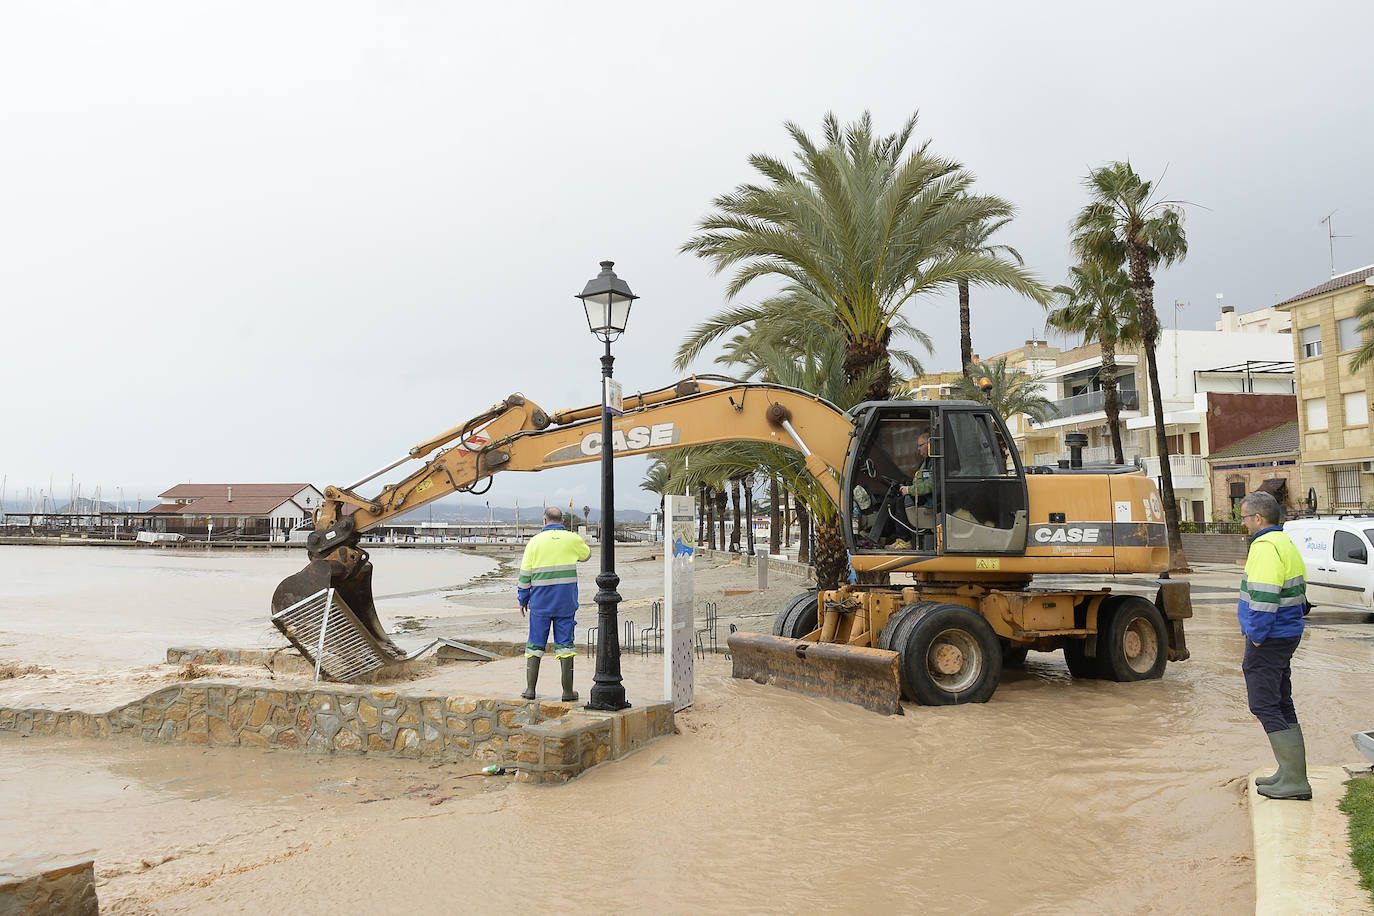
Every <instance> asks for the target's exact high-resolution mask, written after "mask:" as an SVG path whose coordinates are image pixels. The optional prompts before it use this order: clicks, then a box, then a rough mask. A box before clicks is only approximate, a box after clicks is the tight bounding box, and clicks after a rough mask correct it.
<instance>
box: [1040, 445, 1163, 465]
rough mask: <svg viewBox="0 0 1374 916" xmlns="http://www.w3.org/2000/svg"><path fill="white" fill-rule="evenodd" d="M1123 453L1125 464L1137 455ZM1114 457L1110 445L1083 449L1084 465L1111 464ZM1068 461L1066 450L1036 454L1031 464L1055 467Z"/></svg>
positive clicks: (1126, 450) (1126, 451) (1128, 450)
mask: <svg viewBox="0 0 1374 916" xmlns="http://www.w3.org/2000/svg"><path fill="white" fill-rule="evenodd" d="M1123 451H1124V453H1125V458H1126V463H1127V464H1131V463H1132V462H1134V460H1135V457H1136V454H1137V453H1136V452H1134V451H1132V450H1131V449H1129V448H1127V449H1124V450H1123ZM1115 457H1116V456H1115V455H1113V454H1112V447H1111V446H1110V445H1098V446H1093V447H1092V448H1085V449H1083V463H1084V464H1112V463H1113V459H1114V458H1115ZM1068 460H1069V453H1068V451H1067V450H1065V451H1062V452H1037V453H1036V455H1035V461H1034V462H1032V463H1033V464H1045V465H1049V466H1050V467H1055V466H1056V465H1057V464H1059V462H1060V461H1068Z"/></svg>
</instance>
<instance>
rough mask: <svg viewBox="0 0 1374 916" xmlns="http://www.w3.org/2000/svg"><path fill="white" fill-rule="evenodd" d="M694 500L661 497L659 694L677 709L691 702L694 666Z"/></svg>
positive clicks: (679, 497)
mask: <svg viewBox="0 0 1374 916" xmlns="http://www.w3.org/2000/svg"><path fill="white" fill-rule="evenodd" d="M695 515H696V501H695V500H693V499H692V497H690V496H665V497H664V498H663V519H664V525H663V628H664V634H665V638H664V646H663V698H664V699H665V700H669V701H670V702H671V703H672V704H673V711H674V712H677V711H679V710H682V709H686V708H687V707H688V706H691V705H692V702H693V699H694V697H693V693H694V690H695V678H696V668H695V659H694V658H693V655H692V637H693V632H692V624H693V614H692V605H693V600H694V594H693V581H692V575H693V563H694V560H695V558H696V518H695Z"/></svg>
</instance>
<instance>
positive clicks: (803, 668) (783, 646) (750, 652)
mask: <svg viewBox="0 0 1374 916" xmlns="http://www.w3.org/2000/svg"><path fill="white" fill-rule="evenodd" d="M728 642H729V646H730V656H731V658H732V659H733V660H734V670H733V672H732V674H733V676H734V677H738V678H748V679H749V680H752V681H756V682H758V683H760V684H772V685H774V686H776V687H782V688H783V689H785V690H793V691H796V692H797V693H804V694H807V695H808V696H813V697H825V698H828V699H831V700H841V701H843V702H845V703H854V704H856V705H859V706H862V707H863V708H864V709H871V710H873V711H874V712H880V713H883V714H885V715H890V716H900V715H901V714H902V703H901V699H902V688H901V684H900V682H899V680H898V676H897V658H898V656H897V653H896V652H887V651H885V650H883V649H868V648H864V647H860V646H845V645H840V644H838V643H824V642H808V641H807V640H804V639H785V638H783V637H781V636H763V635H760V634H758V633H744V632H737V633H733V634H731V636H730V639H729V641H728Z"/></svg>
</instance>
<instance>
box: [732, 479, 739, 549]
mask: <svg viewBox="0 0 1374 916" xmlns="http://www.w3.org/2000/svg"><path fill="white" fill-rule="evenodd" d="M730 503H731V512H732V518H731V520H732V522H733V525H732V527H731V528H730V549H731V550H732V551H734V552H735V553H739V478H738V477H731V478H730Z"/></svg>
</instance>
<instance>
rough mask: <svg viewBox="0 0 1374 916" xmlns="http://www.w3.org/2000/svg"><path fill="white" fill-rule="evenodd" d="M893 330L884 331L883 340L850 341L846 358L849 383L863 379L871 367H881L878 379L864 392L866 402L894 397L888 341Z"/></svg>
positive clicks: (861, 339)
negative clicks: (888, 356)
mask: <svg viewBox="0 0 1374 916" xmlns="http://www.w3.org/2000/svg"><path fill="white" fill-rule="evenodd" d="M891 339H892V330H891V329H890V328H889V329H887V330H884V331H883V336H882V339H881V340H874V339H873V338H871V337H861V338H859V339H858V340H851V341H849V349H848V351H847V352H846V353H845V358H844V377H845V378H846V379H848V380H849V381H851V382H852V381H854V380H855V379H857V378H862V377H863V376H864V374H866V373H867V372H868V371H869V370H870V368H871V367H873V366H881V371H879V373H878V377H877V378H876V379H874V380H873V381H872V382H870V383H869V385H868V388H866V389H865V390H864V400H865V401H886V400H887V399H888V398H890V397H891V396H892V367H891V365H890V363H889V362H888V358H887V345H888V341H889V340H891Z"/></svg>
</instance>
